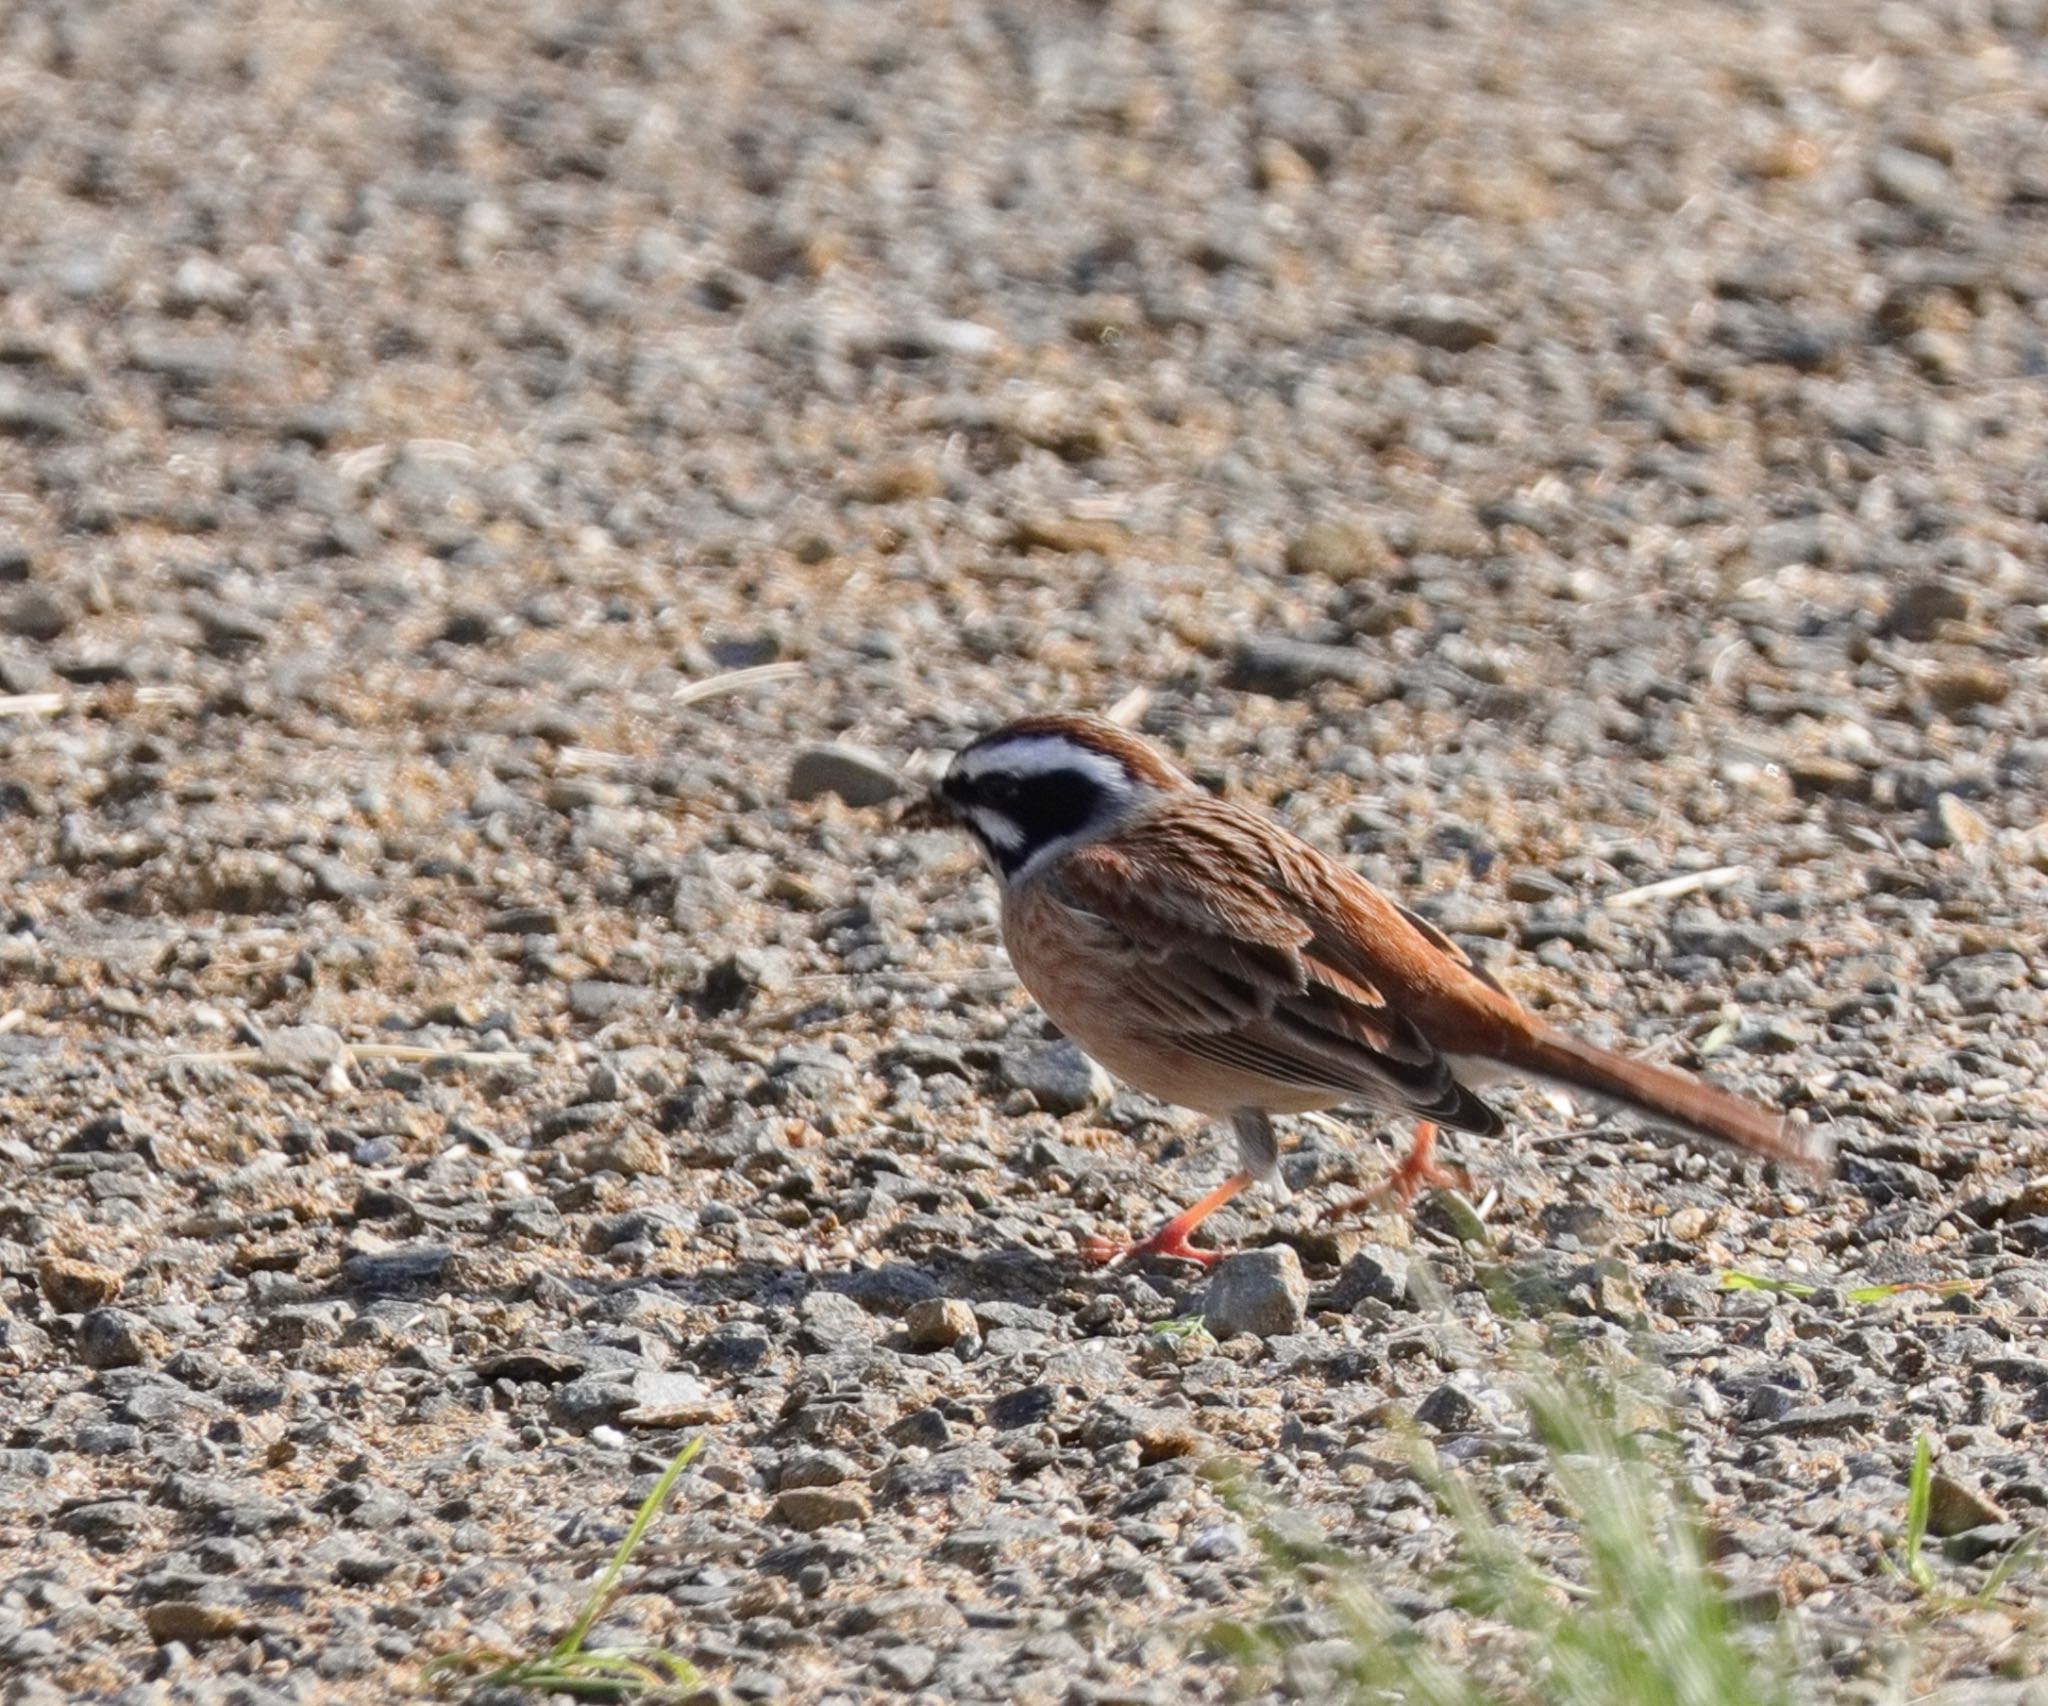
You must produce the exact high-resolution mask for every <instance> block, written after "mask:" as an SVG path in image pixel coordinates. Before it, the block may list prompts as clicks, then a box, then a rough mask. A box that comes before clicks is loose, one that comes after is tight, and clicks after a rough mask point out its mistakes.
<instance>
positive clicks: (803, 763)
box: [789, 743, 903, 806]
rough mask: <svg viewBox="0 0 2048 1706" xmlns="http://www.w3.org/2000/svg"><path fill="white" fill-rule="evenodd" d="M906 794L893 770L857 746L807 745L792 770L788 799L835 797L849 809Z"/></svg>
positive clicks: (877, 803) (883, 803)
mask: <svg viewBox="0 0 2048 1706" xmlns="http://www.w3.org/2000/svg"><path fill="white" fill-rule="evenodd" d="M902 791H903V784H902V782H901V781H900V780H899V779H898V777H897V775H896V772H895V770H894V769H892V768H891V767H890V765H889V764H888V763H887V762H886V761H885V760H883V759H881V758H879V757H877V756H876V755H875V754H874V753H872V752H866V751H863V750H862V749H861V748H860V747H857V746H841V745H838V744H836V743H835V744H832V745H826V746H807V747H805V748H804V749H803V751H801V752H799V753H798V754H797V755H796V762H795V763H794V764H792V765H791V766H790V768H789V797H790V798H791V799H792V800H815V799H817V798H819V797H820V796H821V795H825V794H836V795H838V797H839V798H840V799H842V800H844V801H845V802H846V803H847V804H848V805H850V806H879V805H885V804H887V803H888V802H889V801H890V800H893V799H895V798H896V796H897V795H898V794H900V793H902Z"/></svg>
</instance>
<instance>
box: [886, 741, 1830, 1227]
mask: <svg viewBox="0 0 2048 1706" xmlns="http://www.w3.org/2000/svg"><path fill="white" fill-rule="evenodd" d="M902 822H903V824H904V826H905V827H906V828H941V827H952V828H958V829H962V830H965V831H966V832H967V834H968V835H969V836H970V837H971V838H972V839H973V841H974V843H975V845H976V847H977V848H978V849H979V851H980V854H981V856H982V859H983V861H984V862H985V863H986V865H987V866H988V868H989V869H990V871H991V872H993V874H994V876H995V879H996V881H997V883H998V885H999V886H1000V889H1001V903H1002V909H1001V919H1002V938H1003V945H1004V947H1005V949H1006V950H1007V952H1008V954H1009V957H1010V961H1011V964H1012V966H1013V967H1014V968H1015V970H1016V973H1017V976H1018V978H1019V980H1020V981H1021V982H1022V983H1023V985H1024V987H1025V989H1026V990H1028V991H1029V992H1030V994H1031V996H1032V997H1033V999H1034V1000H1036V1001H1037V1003H1038V1005H1039V1006H1040V1007H1041V1008H1042V1009H1043V1010H1044V1011H1045V1013H1046V1015H1047V1017H1049V1018H1050V1019H1051V1020H1052V1022H1053V1024H1054V1025H1055V1026H1056V1027H1057V1028H1058V1029H1059V1030H1060V1031H1061V1032H1062V1033H1063V1034H1064V1035H1065V1036H1066V1037H1068V1038H1069V1039H1070V1040H1071V1041H1072V1042H1074V1043H1075V1044H1076V1045H1077V1046H1078V1047H1079V1048H1080V1049H1081V1050H1082V1051H1083V1052H1085V1053H1086V1054H1088V1055H1090V1056H1092V1057H1093V1058H1094V1059H1095V1060H1096V1061H1098V1062H1099V1063H1100V1064H1101V1065H1102V1066H1103V1067H1105V1068H1106V1069H1107V1070H1108V1071H1109V1072H1110V1073H1111V1074H1112V1075H1114V1076H1115V1077H1116V1078H1118V1079H1121V1080H1122V1081H1123V1082H1124V1083H1126V1084H1128V1085H1131V1086H1133V1087H1134V1088H1136V1089H1138V1090H1141V1091H1144V1092H1145V1093H1147V1094H1148V1095H1151V1096H1154V1097H1157V1098H1159V1099H1160V1100H1162V1101H1166V1102H1171V1103H1175V1104H1178V1105H1179V1106H1182V1107H1186V1108H1190V1109H1193V1110H1195V1111H1196V1112H1198V1113H1201V1114H1203V1115H1205V1116H1207V1117H1209V1118H1210V1119H1212V1120H1220V1121H1227V1122H1228V1123H1229V1125H1230V1127H1231V1129H1232V1131H1233V1132H1234V1134H1235V1137H1236V1150H1237V1169H1236V1171H1235V1172H1234V1173H1233V1174H1232V1175H1231V1177H1230V1178H1228V1179H1227V1180H1225V1181H1224V1183H1223V1184H1221V1185H1219V1186H1218V1187H1217V1188H1216V1189H1215V1190H1212V1191H1210V1192H1209V1193H1208V1194H1207V1195H1206V1196H1204V1197H1202V1198H1201V1200H1200V1201H1198V1202H1196V1203H1194V1204H1193V1205H1191V1206H1190V1207H1188V1208H1187V1209H1185V1210H1183V1211H1182V1212H1181V1213H1179V1214H1176V1215H1175V1216H1173V1218H1172V1219H1170V1220H1168V1221H1167V1222H1166V1223H1165V1224H1164V1225H1163V1226H1161V1227H1160V1228H1159V1229H1158V1230H1157V1231H1156V1232H1154V1233H1153V1234H1152V1235H1151V1236H1150V1237H1147V1238H1144V1239H1141V1240H1139V1241H1137V1242H1135V1243H1131V1244H1122V1245H1119V1244H1114V1243H1111V1242H1110V1241H1108V1240H1105V1239H1099V1238H1098V1239H1094V1240H1090V1241H1089V1243H1088V1244H1087V1245H1086V1246H1084V1248H1085V1250H1086V1252H1087V1253H1088V1254H1089V1255H1091V1256H1093V1257H1095V1258H1096V1259H1098V1260H1102V1261H1115V1260H1124V1259H1128V1258H1131V1257H1135V1256H1144V1255H1151V1256H1165V1257H1182V1258H1186V1259H1188V1260H1191V1261H1194V1262H1198V1263H1201V1264H1202V1265H1204V1266H1209V1265H1212V1264H1213V1263H1215V1262H1216V1261H1217V1260H1218V1259H1219V1255H1218V1252H1216V1251H1215V1250H1213V1249H1209V1248H1205V1247H1201V1246H1197V1245H1194V1244H1192V1243H1190V1242H1189V1236H1190V1234H1192V1233H1193V1232H1194V1230H1195V1229H1196V1227H1197V1226H1199V1225H1200V1224H1201V1223H1202V1221H1203V1220H1205V1219H1206V1218H1207V1217H1208V1216H1209V1215H1211V1214H1212V1213H1214V1212H1215V1211H1216V1210H1217V1209H1219V1208H1221V1207H1222V1206H1223V1205H1224V1204H1225V1203H1227V1202H1229V1201H1230V1200H1231V1199H1232V1198H1234V1197H1236V1196H1237V1195H1239V1194H1240V1193H1241V1192H1243V1191H1245V1190H1247V1189H1249V1188H1251V1187H1252V1186H1253V1185H1257V1184H1266V1185H1275V1186H1279V1188H1280V1189H1281V1190H1283V1191H1284V1189H1285V1187H1284V1185H1280V1184H1279V1176H1280V1144H1279V1139H1278V1136H1277V1133H1276V1128H1275V1126H1274V1119H1275V1117H1276V1116H1285V1115H1292V1114H1305V1113H1314V1112H1318V1111H1322V1110H1327V1109H1332V1108H1355V1109H1362V1110H1367V1111H1373V1112H1380V1113H1387V1114H1393V1115H1396V1116H1399V1117H1402V1118H1412V1119H1415V1120H1417V1121H1418V1122H1419V1123H1418V1125H1417V1127H1416V1132H1415V1137H1414V1143H1413V1146H1412V1148H1411V1150H1410V1152H1409V1154H1408V1156H1407V1159H1406V1160H1404V1161H1403V1162H1402V1164H1401V1166H1400V1167H1399V1168H1397V1169H1396V1170H1395V1173H1394V1175H1393V1177H1392V1179H1391V1180H1390V1182H1389V1188H1390V1189H1391V1190H1392V1191H1393V1193H1394V1194H1396V1195H1399V1196H1401V1197H1402V1198H1403V1200H1406V1199H1407V1198H1409V1197H1411V1196H1412V1195H1413V1194H1414V1192H1415V1191H1416V1190H1417V1189H1418V1188H1419V1187H1420V1186H1422V1185H1423V1184H1428V1183H1441V1182H1444V1180H1445V1179H1446V1178H1447V1177H1449V1175H1448V1174H1447V1173H1446V1171H1445V1170H1444V1169H1443V1168H1442V1167H1441V1166H1440V1164H1439V1163H1438V1162H1437V1161H1436V1160H1435V1158H1434V1154H1433V1146H1434V1142H1435V1138H1436V1132H1437V1128H1438V1127H1439V1126H1448V1127H1451V1128H1452V1129H1454V1130H1456V1131H1460V1132H1465V1133H1470V1134H1472V1135H1474V1136H1478V1137H1496V1136H1499V1135H1500V1134H1501V1133H1502V1132H1503V1131H1504V1129H1505V1125H1504V1122H1503V1120H1502V1119H1501V1116H1500V1115H1499V1114H1498V1113H1497V1112H1496V1111H1495V1110H1494V1108H1493V1107H1492V1106H1490V1105H1489V1104H1488V1103H1487V1102H1486V1101H1485V1100H1484V1099H1483V1097H1482V1095H1481V1092H1482V1091H1484V1090H1486V1089H1488V1088H1490V1087H1492V1086H1495V1085H1497V1084H1499V1083H1501V1082H1504V1081H1507V1080H1512V1079H1523V1080H1528V1081H1533V1082H1535V1083H1538V1084H1542V1085H1546V1086H1548V1087H1551V1088H1555V1089H1561V1090H1564V1091H1565V1092H1567V1093H1568V1094H1571V1095H1574V1096H1578V1097H1582V1098H1590V1099H1591V1100H1592V1102H1593V1103H1595V1104H1596V1105H1602V1106H1605V1107H1608V1108H1610V1109H1613V1110H1617V1111H1620V1112H1622V1113H1625V1114H1628V1115H1632V1116H1634V1117H1635V1118H1637V1119H1638V1120H1640V1121H1642V1122H1644V1123H1646V1124H1647V1125H1649V1126H1651V1127H1653V1128H1657V1129H1659V1130H1662V1131H1664V1132H1667V1133H1673V1134H1677V1135H1680V1136H1683V1137H1687V1138H1694V1139H1707V1140H1710V1141H1713V1142H1717V1143H1720V1144H1724V1145H1728V1146H1731V1147H1733V1148H1735V1149H1738V1150H1742V1151H1746V1152H1748V1153H1750V1154H1753V1155H1758V1156H1762V1157H1765V1158H1767V1159H1769V1160H1773V1161H1777V1162H1781V1163H1784V1164H1786V1165H1788V1166H1789V1167H1792V1168H1796V1169H1800V1170H1802V1171H1805V1172H1807V1173H1811V1174H1815V1175H1820V1176H1825V1175H1826V1174H1827V1173H1828V1172H1829V1171H1831V1168H1832V1149H1831V1145H1830V1143H1829V1141H1828V1138H1827V1135H1826V1133H1825V1131H1823V1130H1821V1129H1819V1128H1815V1127H1812V1126H1810V1125H1809V1124H1808V1123H1807V1122H1806V1121H1805V1120H1804V1118H1803V1117H1798V1118H1794V1119H1789V1120H1788V1119H1787V1118H1785V1117H1783V1116H1781V1115H1779V1114H1777V1113H1774V1112H1772V1111H1770V1110H1768V1109H1765V1108H1763V1107H1761V1106H1759V1105H1758V1104H1756V1103H1755V1102H1752V1101H1749V1100H1747V1099H1745V1098H1743V1097H1741V1096H1738V1095H1736V1094H1734V1093H1733V1092H1731V1091H1728V1090H1724V1089H1722V1088H1720V1087H1719V1086H1718V1085H1714V1084H1710V1083H1708V1082H1706V1081H1705V1080H1704V1079H1700V1078H1696V1077H1693V1076H1691V1075H1690V1074H1688V1073H1685V1072H1681V1071H1678V1070H1676V1069H1674V1068H1671V1067H1668V1066H1662V1065H1657V1064H1653V1063H1651V1062H1649V1061H1646V1060H1640V1059H1634V1058H1631V1057H1629V1056H1626V1055H1623V1054H1619V1053H1616V1052H1614V1051H1613V1050H1611V1049H1607V1048H1603V1047H1600V1046H1598V1045H1597V1044H1594V1043H1591V1042H1587V1041H1585V1040H1583V1039H1582V1038H1580V1037H1577V1036H1574V1035H1572V1034H1571V1033H1569V1032H1567V1031H1565V1030H1562V1029H1560V1028H1558V1027H1556V1026H1554V1025H1551V1024H1550V1023H1548V1022H1547V1021H1546V1020H1544V1019H1542V1018H1540V1017H1538V1016H1537V1015H1536V1014H1534V1013H1531V1012H1530V1011H1529V1010H1528V1009H1527V1008H1526V1007H1524V1006H1523V1005H1522V1004H1521V1003H1520V1002H1519V1001H1517V1000H1516V999H1515V998H1514V996H1513V995H1512V994H1510V993H1509V992H1508V990H1507V989H1506V988H1505V987H1504V986H1503V985H1502V984H1501V983H1500V982H1499V981H1498V980H1497V979H1496V978H1495V977H1494V976H1493V975H1492V974H1491V973H1490V972H1489V971H1488V970H1487V969H1486V968H1485V967H1483V966H1481V965H1479V964H1477V963H1476V962H1475V961H1474V960H1473V959H1472V958H1471V957H1470V956H1469V955H1468V954H1467V953H1466V952H1465V951H1464V950H1463V949H1462V948H1460V947H1459V946H1458V944H1457V943H1456V942H1454V941H1453V940H1452V939H1451V938H1450V937H1449V936H1447V935H1445V934H1444V932H1443V931H1441V930H1440V929H1438V928H1437V927H1436V926H1435V925H1434V924H1432V923H1430V922H1429V921H1428V920H1427V919H1425V918H1423V917H1421V916H1420V915H1419V914H1417V913H1415V912H1413V911H1411V910H1410V909H1409V908H1407V907H1405V906H1403V905H1401V904H1400V902H1398V901H1396V900H1394V899H1392V898H1390V897H1389V896H1387V895H1385V894H1383V893H1381V892H1380V890H1379V889H1377V888H1375V887H1374V886H1373V885H1372V884H1371V883H1369V882H1367V881H1366V880H1365V879H1364V878H1363V877H1361V876H1359V875H1358V874H1357V873H1356V872H1355V871H1353V870H1351V869H1350V868H1349V867H1348V866H1347V865H1345V864H1344V863H1343V862H1341V861H1340V860H1339V859H1337V858H1334V857H1332V856H1331V855H1330V854H1328V853H1325V852H1323V851H1321V850H1320V849H1319V848H1317V847H1315V846H1313V845H1311V844H1310V843H1308V842H1307V841H1304V840H1303V839H1302V838H1301V837H1299V836H1297V835H1296V834H1294V833H1293V831H1291V830H1289V829H1288V828H1287V827H1286V826H1284V825H1283V824H1281V823H1280V822H1279V821H1278V820H1277V819H1275V818H1273V817H1271V816H1269V815H1266V814H1264V813H1262V812H1258V811H1254V810H1252V809H1250V808H1248V807H1245V806H1241V805H1238V804H1235V803H1232V802H1231V801H1228V800H1225V799H1222V798H1220V797H1218V796H1217V795H1214V794H1212V793H1210V792H1208V791H1207V790H1205V789H1203V788H1201V787H1200V786H1198V785H1197V784H1196V783H1195V782H1194V781H1193V780H1192V779H1190V778H1189V777H1188V776H1187V775H1186V774H1185V773H1184V772H1183V771H1182V770H1181V769H1180V768H1179V767H1178V766H1177V765H1176V764H1174V762H1173V761H1172V760H1171V759H1170V758H1169V757H1168V756H1167V755H1166V753H1165V752H1163V751H1162V750H1161V749H1160V748H1159V747H1158V746H1156V745H1154V744H1153V743H1152V742H1151V741H1149V740H1146V739H1145V738H1144V737H1143V736H1141V735H1139V734H1138V733H1136V732H1135V731H1133V730H1131V729H1128V728H1126V727H1124V726H1123V725H1121V724H1120V723H1116V722H1112V721H1110V720H1108V719H1106V718H1103V717H1099V716H1095V715H1091V714H1088V713H1083V712H1070V711H1062V712H1052V713H1041V714H1038V715H1033V716H1026V717H1022V718H1019V719H1017V720H1015V721H1012V722H1009V723H1005V724H1004V725H1003V726H1002V727H1000V728H997V729H995V730H994V731H993V732H991V733H988V734H985V735H983V736H981V737H980V738H979V739H977V740H974V741H973V742H971V743H970V744H969V745H967V746H965V747H963V748H961V749H960V750H959V751H957V752H956V753H954V754H953V756H952V758H951V760H950V761H949V762H948V763H947V765H946V767H945V769H944V771H943V772H942V774H940V776H939V778H938V780H937V781H936V783H934V784H933V785H932V786H931V788H930V791H929V792H928V793H927V794H926V795H925V796H924V797H923V798H922V799H920V800H917V801H916V802H914V803H913V804H912V805H911V806H910V808H909V809H908V810H907V811H906V812H905V813H904V814H903V818H902ZM1365 1200H1369V1199H1361V1203H1362V1202H1363V1201H1365ZM1361 1203H1354V1204H1350V1205H1347V1208H1351V1209H1355V1208H1357V1207H1359V1206H1361Z"/></svg>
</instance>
